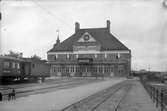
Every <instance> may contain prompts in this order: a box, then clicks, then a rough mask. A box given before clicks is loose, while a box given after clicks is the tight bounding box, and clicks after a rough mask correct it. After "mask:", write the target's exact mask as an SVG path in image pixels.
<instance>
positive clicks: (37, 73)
mask: <svg viewBox="0 0 167 111" xmlns="http://www.w3.org/2000/svg"><path fill="white" fill-rule="evenodd" d="M49 71H50V65H48V64H47V63H46V61H45V60H35V59H32V58H17V57H10V56H0V81H2V82H3V81H14V80H24V79H38V78H44V77H48V76H50V73H49Z"/></svg>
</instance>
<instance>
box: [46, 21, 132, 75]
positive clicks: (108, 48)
mask: <svg viewBox="0 0 167 111" xmlns="http://www.w3.org/2000/svg"><path fill="white" fill-rule="evenodd" d="M47 57H48V63H49V64H50V65H51V68H50V74H51V76H62V75H64V76H128V75H129V73H130V70H131V51H130V50H129V49H128V48H127V47H126V46H124V45H123V44H122V43H121V42H120V41H119V40H118V39H116V38H115V37H114V36H113V35H112V34H111V33H110V21H107V27H106V28H88V29H80V25H79V23H76V24H75V33H74V34H73V35H72V36H71V37H69V38H68V39H66V40H65V41H63V42H61V43H60V41H59V39H57V43H56V44H55V45H54V47H53V48H52V49H51V50H49V51H48V52H47Z"/></svg>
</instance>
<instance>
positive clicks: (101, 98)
mask: <svg viewBox="0 0 167 111" xmlns="http://www.w3.org/2000/svg"><path fill="white" fill-rule="evenodd" d="M127 86H128V87H127ZM124 87H126V88H127V89H129V88H130V85H127V84H123V83H121V84H118V85H116V86H115V87H110V88H107V89H105V90H102V91H100V92H98V93H96V94H93V95H90V96H88V97H86V98H84V99H82V100H79V101H77V102H75V103H73V104H71V105H69V106H67V107H65V108H63V109H61V110H60V111H95V110H96V109H97V108H98V107H100V106H101V105H102V104H103V103H104V102H106V101H107V100H108V99H109V98H111V97H112V96H113V95H114V94H115V93H116V92H117V91H119V90H120V89H122V88H124ZM125 92H126V93H127V91H125ZM124 97H125V94H124V93H123V95H122V96H121V97H120V98H119V100H118V101H117V103H115V104H114V107H113V109H114V110H112V111H117V109H118V106H119V105H120V102H121V101H122V99H123V98H124Z"/></svg>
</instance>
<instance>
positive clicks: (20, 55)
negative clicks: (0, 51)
mask: <svg viewBox="0 0 167 111" xmlns="http://www.w3.org/2000/svg"><path fill="white" fill-rule="evenodd" d="M5 56H10V57H18V58H22V57H23V53H22V52H21V53H20V52H14V51H9V53H8V54H5Z"/></svg>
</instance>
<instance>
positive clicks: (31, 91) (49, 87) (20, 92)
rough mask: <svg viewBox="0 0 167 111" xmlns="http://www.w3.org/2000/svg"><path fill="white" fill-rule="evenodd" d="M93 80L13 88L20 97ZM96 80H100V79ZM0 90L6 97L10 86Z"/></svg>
mask: <svg viewBox="0 0 167 111" xmlns="http://www.w3.org/2000/svg"><path fill="white" fill-rule="evenodd" d="M93 82H97V80H94V81H92V80H78V81H66V82H63V83H57V84H49V85H47V86H45V87H40V86H35V87H34V88H31V87H30V88H28V89H26V90H25V89H23V90H22V88H15V89H16V96H17V97H21V96H25V95H30V94H37V93H46V92H50V91H52V90H53V91H55V90H59V89H65V88H70V87H75V86H79V85H83V84H89V83H93ZM98 82H100V80H99V81H98ZM11 89H12V88H11ZM1 92H3V96H4V99H7V97H6V96H7V95H8V93H9V92H11V91H10V88H4V90H3V89H2V90H1Z"/></svg>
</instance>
